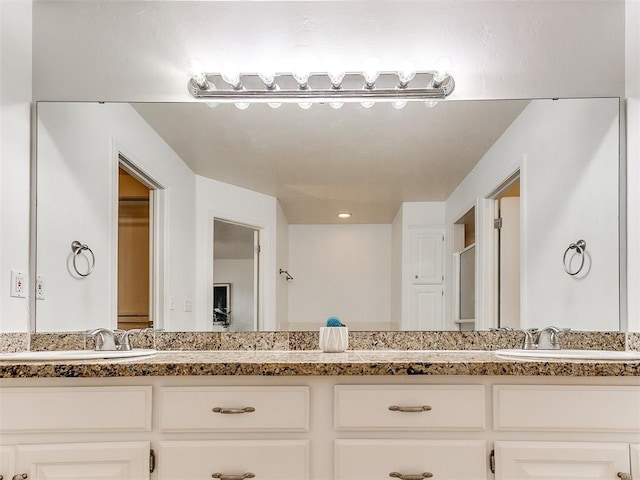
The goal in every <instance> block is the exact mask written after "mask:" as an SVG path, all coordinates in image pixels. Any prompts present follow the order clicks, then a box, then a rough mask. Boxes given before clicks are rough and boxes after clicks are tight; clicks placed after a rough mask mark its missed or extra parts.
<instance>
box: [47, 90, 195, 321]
mask: <svg viewBox="0 0 640 480" xmlns="http://www.w3.org/2000/svg"><path fill="white" fill-rule="evenodd" d="M118 153H121V154H123V155H124V156H125V157H126V158H127V159H129V160H130V161H131V162H133V163H134V164H135V165H136V166H138V167H139V168H140V169H141V170H142V171H143V172H145V173H146V174H148V175H149V176H150V177H151V178H152V179H153V180H155V181H156V182H157V183H159V184H160V185H161V186H162V187H164V188H165V190H164V192H165V202H166V206H165V217H164V219H165V220H164V221H165V222H166V223H165V225H166V228H165V231H164V242H165V245H166V249H167V253H166V256H165V257H164V264H165V271H164V282H165V292H164V293H165V298H164V301H165V302H166V303H168V297H169V296H173V298H174V302H175V305H176V308H175V310H169V309H166V311H165V318H164V325H156V326H158V327H164V328H166V329H167V330H183V329H184V330H191V329H193V325H194V319H193V314H192V313H190V312H185V311H184V310H185V309H184V300H185V299H193V293H194V283H193V282H194V280H193V268H194V263H195V257H194V253H193V248H194V238H193V231H194V212H193V205H194V201H195V197H194V184H195V175H194V174H193V172H192V171H191V170H190V169H189V168H188V167H187V166H186V165H185V164H184V162H182V160H181V159H180V158H179V157H178V156H177V155H176V154H175V153H174V152H173V150H171V149H170V148H169V146H168V145H167V144H166V143H164V141H163V140H162V139H161V138H160V137H159V136H158V135H157V134H156V133H155V131H153V130H152V129H151V127H149V126H148V125H147V124H146V123H145V122H144V120H143V119H142V118H141V117H140V116H139V115H138V114H137V113H136V112H135V110H134V109H133V108H132V107H131V106H130V105H128V104H104V105H102V104H98V103H75V104H70V103H50V102H41V103H39V104H38V257H37V272H38V274H39V275H42V276H43V277H44V278H45V281H46V286H45V292H46V294H45V299H44V300H38V301H37V305H36V310H37V329H38V331H55V330H84V329H88V328H95V327H99V326H109V327H111V328H114V327H115V326H116V315H117V311H116V303H115V301H114V300H115V296H116V293H117V290H116V288H115V287H116V286H115V285H114V282H112V278H114V275H115V273H114V272H115V268H116V265H115V263H114V260H113V259H114V257H115V254H116V247H115V245H116V238H115V237H113V236H112V232H113V231H115V227H114V224H115V222H116V221H117V216H116V211H115V210H114V208H115V205H116V204H117V174H118ZM95 179H99V181H95ZM74 240H78V241H80V242H81V243H84V244H87V245H89V247H90V248H91V249H92V250H93V252H94V254H95V256H96V266H95V270H94V271H93V273H92V274H91V275H89V276H88V277H85V278H82V279H80V278H78V277H77V276H73V275H71V273H70V270H69V266H70V263H69V260H70V258H71V242H72V241H74Z"/></svg>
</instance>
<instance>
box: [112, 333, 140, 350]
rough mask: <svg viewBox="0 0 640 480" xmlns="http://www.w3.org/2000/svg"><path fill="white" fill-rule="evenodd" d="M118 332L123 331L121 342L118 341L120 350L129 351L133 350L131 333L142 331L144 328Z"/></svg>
mask: <svg viewBox="0 0 640 480" xmlns="http://www.w3.org/2000/svg"><path fill="white" fill-rule="evenodd" d="M116 331H117V332H118V333H121V334H122V336H121V337H120V342H119V343H118V350H124V351H127V352H128V351H129V350H131V340H130V339H129V335H131V334H132V333H140V332H142V330H140V329H139V328H132V329H131V330H116Z"/></svg>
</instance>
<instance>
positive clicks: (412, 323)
mask: <svg viewBox="0 0 640 480" xmlns="http://www.w3.org/2000/svg"><path fill="white" fill-rule="evenodd" d="M443 313H444V288H443V286H442V285H409V308H408V311H407V324H406V325H403V330H442V329H443V328H444V318H443Z"/></svg>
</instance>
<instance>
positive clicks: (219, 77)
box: [188, 59, 455, 108]
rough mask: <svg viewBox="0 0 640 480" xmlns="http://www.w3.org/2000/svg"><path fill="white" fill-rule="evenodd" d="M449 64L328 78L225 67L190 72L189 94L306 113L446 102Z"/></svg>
mask: <svg viewBox="0 0 640 480" xmlns="http://www.w3.org/2000/svg"><path fill="white" fill-rule="evenodd" d="M450 66H451V61H449V60H448V59H447V60H441V61H439V63H438V66H437V69H436V70H432V71H416V70H415V69H414V68H413V67H410V66H403V67H402V68H401V70H399V71H397V72H392V71H383V72H380V71H378V70H375V69H373V68H374V67H371V68H372V69H369V67H367V70H366V71H364V72H348V71H347V72H345V71H336V72H330V73H322V72H310V71H300V72H295V73H281V72H268V71H266V70H264V71H262V72H261V73H238V71H237V70H235V69H233V68H230V67H228V66H227V67H226V68H224V69H223V71H222V72H221V73H203V71H202V70H200V71H199V72H198V71H197V70H198V69H197V68H196V69H193V68H191V69H190V75H191V78H190V79H189V84H188V89H189V92H190V93H191V94H192V95H193V96H194V97H195V98H198V99H203V100H206V101H208V102H217V103H236V104H240V105H241V106H244V105H243V104H245V103H268V104H270V105H271V106H272V107H276V108H277V106H279V104H282V103H297V104H300V106H301V107H302V108H309V107H310V106H311V105H313V104H314V103H328V104H330V105H331V106H332V107H333V108H339V107H340V106H342V105H341V104H344V103H353V102H355V103H361V104H362V105H363V106H365V107H367V108H369V107H371V106H373V104H374V103H378V102H396V107H398V106H400V105H402V102H407V101H432V100H442V99H445V98H447V96H449V95H450V94H451V92H453V89H454V88H455V82H454V80H453V77H452V76H451V74H450V73H449V72H450V68H451V67H450Z"/></svg>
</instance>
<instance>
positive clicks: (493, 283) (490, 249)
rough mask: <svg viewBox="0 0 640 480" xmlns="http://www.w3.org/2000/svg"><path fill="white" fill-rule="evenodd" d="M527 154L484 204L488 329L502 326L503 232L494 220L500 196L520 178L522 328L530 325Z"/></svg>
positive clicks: (483, 301)
mask: <svg viewBox="0 0 640 480" xmlns="http://www.w3.org/2000/svg"><path fill="white" fill-rule="evenodd" d="M526 160H527V157H526V155H523V156H522V159H521V161H520V162H518V164H517V165H516V166H515V167H514V169H513V170H512V171H511V173H510V174H509V175H507V176H506V177H505V178H504V179H503V180H502V181H501V182H499V183H498V184H497V185H496V186H495V188H493V189H492V190H491V191H490V192H489V193H488V194H487V195H486V196H485V197H484V198H482V199H481V203H482V220H481V222H482V233H481V234H482V239H483V243H484V247H483V248H482V252H481V255H482V261H483V265H485V266H486V268H483V272H482V275H483V277H484V278H483V285H484V286H485V287H484V288H483V289H482V293H481V296H482V298H481V304H482V307H481V308H482V310H483V317H484V322H483V327H484V328H485V329H489V328H497V327H498V312H499V296H498V295H499V288H500V285H499V278H500V277H499V271H498V268H499V258H500V251H499V232H498V230H497V229H496V228H494V224H493V222H494V220H495V218H496V215H497V213H498V198H499V197H500V196H501V195H502V193H504V192H505V190H507V189H508V188H509V187H510V186H511V185H512V184H513V183H514V182H515V181H516V180H518V179H519V180H520V327H521V328H525V326H526V325H527V318H526V316H527V308H526V305H527V298H526V295H525V293H526V291H527V283H526V282H527V263H526V255H525V252H526V239H527V238H526V224H527V221H526V215H527V208H526V205H527V203H526V199H527V195H526V163H527V162H526Z"/></svg>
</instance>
